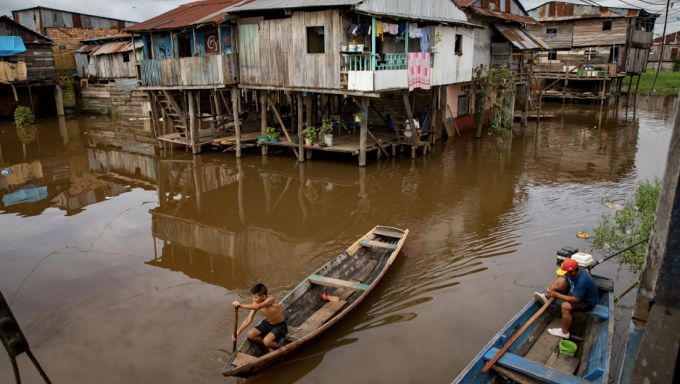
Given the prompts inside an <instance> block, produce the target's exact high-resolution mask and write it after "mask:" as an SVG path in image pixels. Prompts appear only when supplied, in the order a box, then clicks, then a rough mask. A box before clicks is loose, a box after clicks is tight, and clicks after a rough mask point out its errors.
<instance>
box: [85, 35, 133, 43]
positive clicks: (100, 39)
mask: <svg viewBox="0 0 680 384" xmlns="http://www.w3.org/2000/svg"><path fill="white" fill-rule="evenodd" d="M131 38H132V35H131V34H129V33H116V34H113V35H106V36H101V37H95V38H92V39H85V40H80V42H81V43H83V44H88V43H95V42H104V41H109V40H111V41H113V40H125V39H127V40H130V39H131Z"/></svg>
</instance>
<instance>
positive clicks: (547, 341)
mask: <svg viewBox="0 0 680 384" xmlns="http://www.w3.org/2000/svg"><path fill="white" fill-rule="evenodd" d="M560 327H562V319H561V318H559V317H556V318H554V319H552V321H551V322H550V324H548V327H547V328H560ZM547 328H546V330H545V331H543V332H542V333H541V335H540V336H539V337H538V339H537V340H536V342H534V345H532V346H531V349H530V350H529V352H527V353H526V355H524V358H525V359H527V360H531V361H533V362H536V363H539V364H545V363H546V362H547V361H548V359H549V358H550V355H552V353H553V352H555V349H556V348H557V343H559V342H560V338H559V337H557V336H553V335H551V334H549V333H548V331H547Z"/></svg>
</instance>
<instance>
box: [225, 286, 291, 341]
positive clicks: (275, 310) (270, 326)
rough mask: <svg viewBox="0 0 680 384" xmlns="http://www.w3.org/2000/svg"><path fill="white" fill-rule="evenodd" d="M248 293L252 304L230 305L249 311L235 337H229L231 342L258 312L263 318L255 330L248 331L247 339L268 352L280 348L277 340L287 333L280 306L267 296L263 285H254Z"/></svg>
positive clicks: (235, 302) (237, 303) (272, 297)
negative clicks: (251, 298) (267, 349)
mask: <svg viewBox="0 0 680 384" xmlns="http://www.w3.org/2000/svg"><path fill="white" fill-rule="evenodd" d="M250 293H251V294H252V295H253V303H252V304H241V303H239V302H238V301H234V302H233V303H232V304H233V305H234V307H236V308H245V309H250V313H249V314H248V317H247V318H246V319H245V320H243V323H242V324H241V326H240V327H239V328H238V331H237V332H236V335H232V336H231V338H232V340H234V341H236V338H238V335H240V334H241V332H243V330H244V329H246V327H248V325H250V323H251V322H252V321H253V317H255V312H257V311H258V310H259V311H260V312H261V313H262V315H263V316H264V317H265V318H264V319H262V321H261V322H260V323H259V324H258V325H256V326H255V328H253V329H251V330H249V331H248V339H249V340H251V341H254V342H256V343H260V344H262V345H264V346H265V347H267V348H269V352H271V351H273V350H275V349H279V348H281V346H280V345H279V344H278V343H277V340H280V339H281V338H283V337H285V336H286V334H287V333H288V327H287V326H286V319H284V317H283V310H281V305H280V304H279V302H278V301H276V298H274V296H269V295H267V287H265V286H264V284H255V285H254V286H253V288H251V289H250Z"/></svg>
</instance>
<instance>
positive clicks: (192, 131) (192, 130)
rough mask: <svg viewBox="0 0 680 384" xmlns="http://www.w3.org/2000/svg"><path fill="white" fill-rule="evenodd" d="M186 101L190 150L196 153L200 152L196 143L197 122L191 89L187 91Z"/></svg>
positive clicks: (199, 147)
mask: <svg viewBox="0 0 680 384" xmlns="http://www.w3.org/2000/svg"><path fill="white" fill-rule="evenodd" d="M187 103H188V104H189V105H188V107H189V140H190V143H191V152H192V153H193V154H197V153H201V146H200V145H198V124H197V121H196V111H195V110H194V92H193V91H187Z"/></svg>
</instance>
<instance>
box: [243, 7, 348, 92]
mask: <svg viewBox="0 0 680 384" xmlns="http://www.w3.org/2000/svg"><path fill="white" fill-rule="evenodd" d="M342 23H343V21H342V17H341V15H340V12H339V11H336V10H329V11H320V12H295V13H293V15H292V16H291V17H289V18H284V19H272V20H262V19H260V20H259V21H258V22H257V24H252V23H249V22H246V23H244V22H243V21H242V22H241V24H239V64H240V72H241V79H240V81H241V84H244V85H258V86H275V87H300V88H319V89H340V88H341V86H340V60H341V57H340V54H339V51H340V45H341V44H342V43H343V41H344V32H343V27H342ZM314 26H324V27H325V31H324V37H325V44H324V47H325V53H316V54H310V53H307V27H314Z"/></svg>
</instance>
